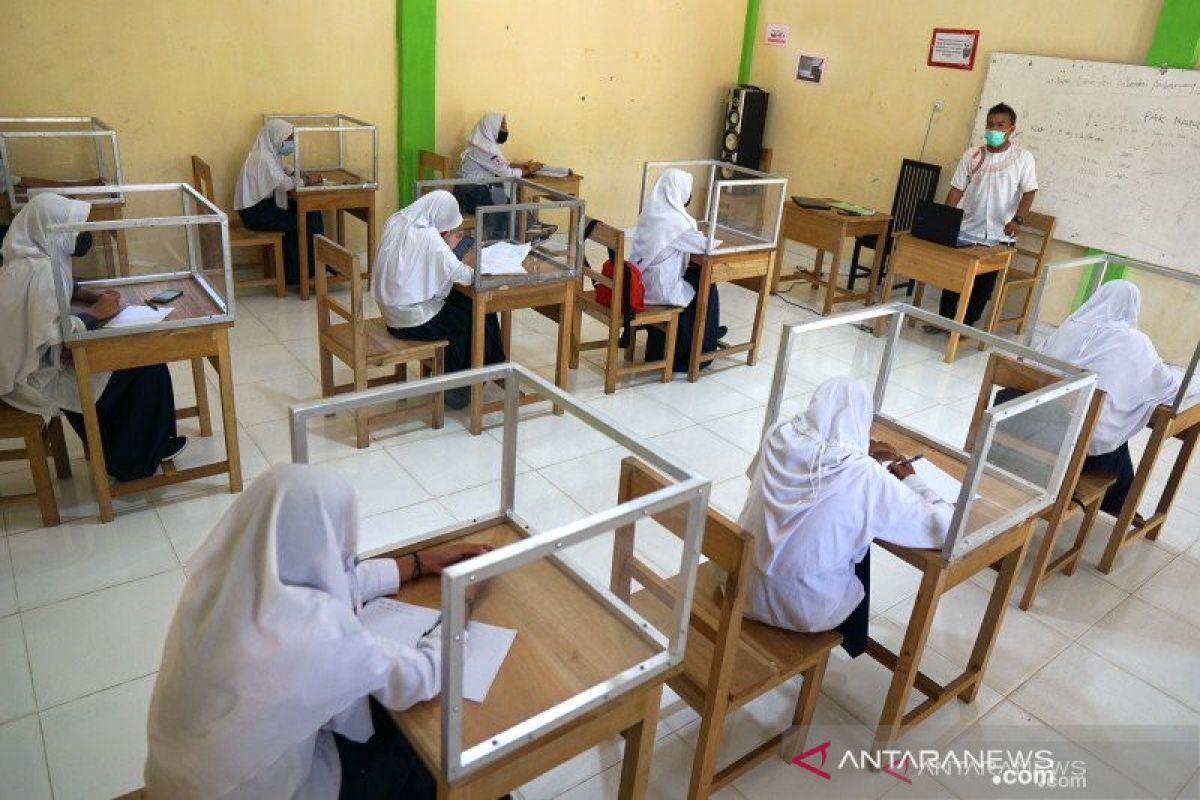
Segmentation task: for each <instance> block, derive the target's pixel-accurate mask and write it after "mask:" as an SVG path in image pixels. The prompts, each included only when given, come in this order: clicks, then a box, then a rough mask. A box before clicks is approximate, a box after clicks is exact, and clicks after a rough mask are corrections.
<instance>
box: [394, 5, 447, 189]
mask: <svg viewBox="0 0 1200 800" xmlns="http://www.w3.org/2000/svg"><path fill="white" fill-rule="evenodd" d="M396 53H397V57H396V60H397V65H396V66H397V69H398V70H399V72H400V76H399V77H400V79H399V91H398V97H397V111H396V116H397V124H396V173H397V176H398V180H399V187H398V189H399V191H398V195H399V197H398V200H399V202H400V205H401V206H404V205H407V204H408V203H410V202H411V201H412V187H413V181H415V180H416V179H417V151H418V150H433V149H434V136H435V134H436V124H435V119H436V106H435V103H434V101H435V97H436V94H435V90H436V83H437V0H396Z"/></svg>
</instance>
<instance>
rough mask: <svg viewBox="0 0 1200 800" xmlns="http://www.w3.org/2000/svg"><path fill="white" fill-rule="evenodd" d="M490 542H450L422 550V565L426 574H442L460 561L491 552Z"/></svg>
mask: <svg viewBox="0 0 1200 800" xmlns="http://www.w3.org/2000/svg"><path fill="white" fill-rule="evenodd" d="M491 550H492V546H491V545H490V544H448V545H444V546H442V547H431V548H429V549H428V550H422V551H421V567H422V568H423V569H424V571H425V573H426V574H429V575H440V574H441V572H442V570H443V569H445V568H446V567H448V566H450V565H451V564H457V563H458V562H459V561H466V560H467V559H468V558H474V557H475V556H478V555H482V554H484V553H490V552H491Z"/></svg>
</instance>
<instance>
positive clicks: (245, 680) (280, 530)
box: [146, 464, 392, 797]
mask: <svg viewBox="0 0 1200 800" xmlns="http://www.w3.org/2000/svg"><path fill="white" fill-rule="evenodd" d="M357 505H358V503H357V498H356V496H355V493H354V489H353V488H352V487H351V486H350V484H349V483H347V482H346V480H345V479H343V478H341V477H340V476H338V475H337V474H336V473H334V472H331V471H328V470H323V469H320V468H317V467H310V466H306V465H299V464H279V465H276V466H274V467H272V468H271V469H269V470H268V471H267V472H266V473H264V474H263V475H262V476H261V477H259V478H258V479H256V480H255V481H254V482H253V483H252V484H251V485H250V488H249V489H247V490H246V492H245V493H244V494H243V495H242V496H241V497H239V498H238V500H237V501H236V502H235V503H234V504H233V506H232V507H231V508H230V509H229V511H227V512H226V513H225V515H224V516H223V517H222V518H221V520H220V522H218V523H217V526H216V527H215V528H214V529H213V531H212V533H210V534H209V536H208V538H207V539H206V540H205V541H204V543H203V544H202V545H201V546H200V549H199V550H198V551H197V552H196V555H195V556H194V557H193V558H192V560H191V562H190V563H189V564H188V569H189V573H190V576H189V578H188V581H187V583H186V585H185V586H184V589H183V595H182V597H180V600H179V606H178V608H176V610H175V617H174V619H173V620H172V621H171V628H170V630H169V631H168V633H167V640H166V644H165V645H164V647H163V659H162V666H161V667H160V669H159V673H158V678H157V680H156V682H155V685H154V695H153V697H152V699H151V702H150V715H149V722H148V724H147V734H148V737H149V756H148V758H147V761H146V782H147V788H148V789H150V790H151V791H152V792H153V794H154V796H160V797H220V796H222V795H224V794H226V793H227V792H229V791H230V790H232V789H234V788H236V787H237V786H239V785H241V784H243V783H245V782H247V781H249V780H250V779H252V778H253V777H254V776H255V775H256V774H257V773H259V772H260V771H261V770H262V769H264V768H266V767H268V766H270V765H272V764H274V763H275V762H276V760H277V759H279V758H280V756H281V755H283V754H284V753H285V752H286V751H287V750H289V749H290V748H292V747H293V746H295V745H297V744H298V743H300V742H302V741H304V740H305V739H307V738H309V737H312V736H313V735H314V733H316V732H317V731H318V730H319V729H321V728H322V727H323V726H324V727H325V728H326V729H328V730H332V731H334V732H337V733H340V734H342V735H343V736H346V737H347V738H350V739H352V740H355V741H365V740H366V739H367V738H369V737H370V735H371V733H372V726H371V720H370V712H369V710H368V706H367V695H368V694H370V693H371V692H374V691H376V690H378V689H380V688H381V687H383V685H384V683H385V681H386V678H387V675H388V673H389V671H390V670H391V669H392V662H391V660H390V659H389V658H388V656H387V655H386V653H385V651H384V650H383V649H381V647H380V644H379V642H377V641H376V640H375V638H374V636H372V635H371V634H370V633H368V632H367V630H366V629H365V628H364V627H363V626H362V624H361V623H360V622H359V620H358V617H357V615H356V606H357V604H358V602H357V595H358V591H357V584H356V581H355V546H356V543H357V538H358V508H357ZM284 795H286V792H283V793H282V794H281V796H284Z"/></svg>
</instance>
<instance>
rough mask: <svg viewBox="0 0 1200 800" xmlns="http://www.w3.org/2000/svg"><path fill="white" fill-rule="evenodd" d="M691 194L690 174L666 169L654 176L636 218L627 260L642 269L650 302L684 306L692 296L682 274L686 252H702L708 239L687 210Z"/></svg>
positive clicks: (686, 264)
mask: <svg viewBox="0 0 1200 800" xmlns="http://www.w3.org/2000/svg"><path fill="white" fill-rule="evenodd" d="M691 194H692V176H691V174H689V173H687V172H684V171H683V170H679V169H668V170H667V171H665V172H664V173H663V174H662V175H660V176H658V180H657V181H656V182H655V184H654V189H652V190H651V192H650V197H648V198H647V199H646V205H645V207H644V208H643V209H642V214H641V216H640V217H639V218H638V225H637V230H636V231H635V232H634V234H633V245H632V246H631V247H630V250H629V260H630V261H632V262H633V263H634V264H635V265H637V267H638V268H639V269H640V270H641V271H642V285H643V286H644V287H645V291H646V302H647V303H648V304H650V305H665V306H686V305H688V304H689V303H691V302H692V298H694V297H695V296H696V290H695V289H693V288H692V287H691V285H689V284H688V282H687V281H685V280H684V279H683V273H684V272H685V271H686V270H687V266H688V258H689V255H690V254H691V253H703V252H704V251H705V248H706V247H707V246H708V240H707V239H706V238H705V237H704V234H702V233H700V231H699V230H698V229H697V228H696V220H694V219H692V215H691V214H689V213H688V212H687V200H688V198H689V197H690V196H691Z"/></svg>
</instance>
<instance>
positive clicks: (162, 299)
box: [146, 289, 183, 306]
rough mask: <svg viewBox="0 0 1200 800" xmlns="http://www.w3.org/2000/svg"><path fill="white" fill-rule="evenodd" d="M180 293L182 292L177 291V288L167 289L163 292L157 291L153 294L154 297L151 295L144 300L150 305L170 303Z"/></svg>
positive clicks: (180, 294)
mask: <svg viewBox="0 0 1200 800" xmlns="http://www.w3.org/2000/svg"><path fill="white" fill-rule="evenodd" d="M182 295H183V292H181V291H179V290H178V289H167V290H166V291H164V292H159V293H158V294H156V295H154V297H151V298H150V299H149V300H147V301H146V302H147V303H149V304H150V305H152V306H160V305H165V304H167V303H170V302H171V301H173V300H178V299H179V298H180V297H181V296H182Z"/></svg>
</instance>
